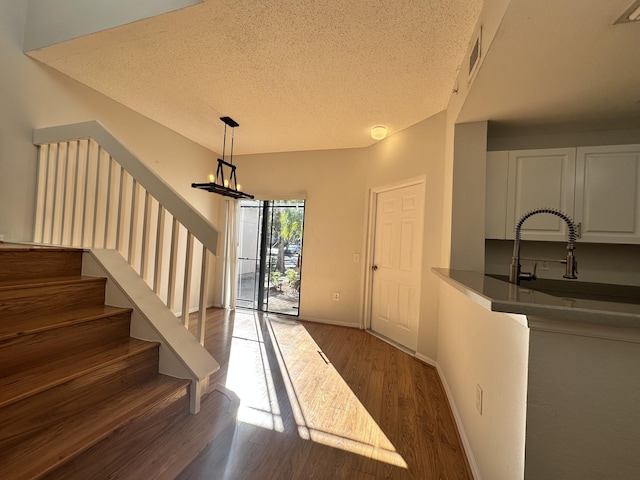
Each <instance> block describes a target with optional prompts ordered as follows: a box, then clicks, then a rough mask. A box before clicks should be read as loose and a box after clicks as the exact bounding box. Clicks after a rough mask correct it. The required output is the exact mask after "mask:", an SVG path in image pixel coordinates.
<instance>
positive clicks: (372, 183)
mask: <svg viewBox="0 0 640 480" xmlns="http://www.w3.org/2000/svg"><path fill="white" fill-rule="evenodd" d="M446 120H447V116H446V112H441V113H439V114H437V115H435V116H433V117H431V118H428V119H426V120H424V121H422V122H420V123H418V124H416V125H413V126H412V127H409V128H407V129H405V130H403V131H401V132H398V133H396V134H395V135H392V136H391V137H389V138H388V139H385V140H383V141H381V142H379V143H377V144H374V145H373V146H371V147H369V148H368V152H367V157H368V158H367V165H366V168H365V169H364V171H363V175H364V178H365V188H366V189H367V191H368V190H369V189H371V188H373V187H380V186H384V185H389V184H392V183H394V182H398V181H401V180H405V179H407V178H414V177H418V176H421V175H424V176H425V178H426V183H425V215H424V225H425V228H424V232H423V249H422V286H421V295H420V324H419V327H418V350H417V353H418V354H419V356H420V357H422V358H423V359H424V360H427V361H431V362H434V361H435V359H436V356H437V338H438V293H437V292H438V282H439V281H438V279H437V278H436V277H435V276H434V275H433V274H432V273H431V268H432V267H434V266H438V265H439V263H440V252H441V250H442V243H441V242H442V229H441V225H442V209H443V203H444V202H445V199H444V156H445V143H444V139H445V129H446ZM364 287H366V286H364Z"/></svg>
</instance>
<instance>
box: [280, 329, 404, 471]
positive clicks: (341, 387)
mask: <svg viewBox="0 0 640 480" xmlns="http://www.w3.org/2000/svg"><path fill="white" fill-rule="evenodd" d="M269 326H270V328H269V334H270V335H271V336H272V343H273V345H274V346H275V348H276V356H277V358H278V364H279V366H280V370H281V372H282V377H283V380H284V382H285V386H286V389H287V393H288V396H289V401H290V403H291V408H292V410H293V414H294V417H295V420H296V423H297V425H298V433H299V434H300V436H301V437H302V438H303V439H308V440H312V441H314V442H316V443H320V444H323V445H327V446H330V447H333V448H339V449H342V450H345V451H348V452H351V453H355V454H359V455H363V456H366V457H368V458H372V459H376V460H379V461H382V462H386V463H389V464H392V465H396V466H399V467H403V468H407V464H406V462H405V461H404V459H403V458H402V456H401V455H400V454H398V453H397V452H396V450H395V447H394V446H393V444H392V443H391V442H390V441H389V439H388V438H387V437H386V435H385V434H384V432H383V431H382V430H381V429H380V427H379V426H378V424H377V423H376V422H375V420H374V419H373V418H372V417H371V415H370V414H369V412H367V410H366V408H365V407H364V406H363V405H362V403H360V400H358V398H357V397H356V395H355V394H354V393H353V392H352V391H351V389H350V388H349V386H348V385H347V384H346V382H345V381H344V379H343V378H342V377H341V376H340V374H339V373H338V372H337V370H336V369H335V368H334V367H333V365H331V364H330V363H327V362H326V361H325V360H324V358H323V356H322V355H321V354H320V348H319V347H318V345H317V344H316V343H315V341H314V340H313V338H312V337H311V335H309V333H308V332H307V330H306V329H305V328H304V327H303V326H302V325H301V324H299V323H298V322H294V321H285V320H279V319H277V318H275V317H270V321H269Z"/></svg>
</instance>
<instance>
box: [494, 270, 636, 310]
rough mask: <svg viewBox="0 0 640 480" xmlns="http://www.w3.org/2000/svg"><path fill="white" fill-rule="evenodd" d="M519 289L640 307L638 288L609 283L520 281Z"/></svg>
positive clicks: (507, 278) (543, 279)
mask: <svg viewBox="0 0 640 480" xmlns="http://www.w3.org/2000/svg"><path fill="white" fill-rule="evenodd" d="M487 276H488V277H491V278H495V279H497V280H502V281H504V282H508V281H509V277H508V276H507V275H487ZM520 288H528V289H531V290H535V291H537V292H542V293H545V294H547V295H552V296H554V297H559V298H575V299H580V300H596V301H599V302H615V303H633V304H637V305H640V287H636V286H632V285H614V284H610V283H591V282H575V281H572V280H552V279H546V278H538V279H536V280H521V281H520Z"/></svg>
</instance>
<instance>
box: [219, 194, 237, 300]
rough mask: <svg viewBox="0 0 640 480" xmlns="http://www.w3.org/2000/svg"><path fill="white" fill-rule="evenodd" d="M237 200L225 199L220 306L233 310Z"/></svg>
mask: <svg viewBox="0 0 640 480" xmlns="http://www.w3.org/2000/svg"><path fill="white" fill-rule="evenodd" d="M238 212H239V208H238V201H237V200H235V199H232V198H231V199H227V229H226V235H225V241H224V275H223V282H222V286H223V287H222V288H223V291H222V306H223V307H224V308H229V309H231V310H235V308H236V299H237V296H238V291H237V290H238Z"/></svg>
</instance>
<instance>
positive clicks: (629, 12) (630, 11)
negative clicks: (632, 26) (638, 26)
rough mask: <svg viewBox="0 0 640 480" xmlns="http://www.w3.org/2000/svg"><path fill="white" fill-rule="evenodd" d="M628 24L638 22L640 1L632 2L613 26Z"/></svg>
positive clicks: (639, 20)
mask: <svg viewBox="0 0 640 480" xmlns="http://www.w3.org/2000/svg"><path fill="white" fill-rule="evenodd" d="M629 22H640V0H636V1H635V2H633V4H631V5H630V6H629V8H627V9H626V10H625V11H624V13H623V14H622V15H620V17H619V18H618V19H617V20H616V21H615V22H613V24H614V25H617V24H619V23H629Z"/></svg>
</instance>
